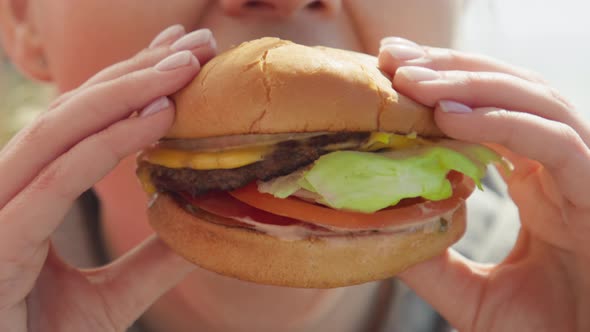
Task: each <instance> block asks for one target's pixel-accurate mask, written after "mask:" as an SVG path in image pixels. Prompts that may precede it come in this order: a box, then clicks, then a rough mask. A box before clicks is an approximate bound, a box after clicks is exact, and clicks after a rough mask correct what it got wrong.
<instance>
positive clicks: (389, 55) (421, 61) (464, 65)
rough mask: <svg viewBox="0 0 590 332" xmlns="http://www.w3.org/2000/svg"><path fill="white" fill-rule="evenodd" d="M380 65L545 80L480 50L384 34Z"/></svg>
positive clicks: (387, 67) (389, 70)
mask: <svg viewBox="0 0 590 332" xmlns="http://www.w3.org/2000/svg"><path fill="white" fill-rule="evenodd" d="M379 66H380V67H381V68H382V69H383V70H385V71H386V72H389V73H391V74H392V75H393V74H395V72H396V71H397V69H398V68H400V67H404V66H420V67H425V68H430V69H434V70H462V71H471V72H498V73H504V74H509V75H512V76H516V77H520V78H522V79H524V80H528V81H531V82H536V83H543V84H544V83H546V82H545V80H544V79H542V78H541V77H540V76H539V75H538V74H536V73H534V72H531V71H529V70H526V69H523V68H519V67H516V66H513V65H510V64H508V63H505V62H502V61H500V60H497V59H494V58H492V57H488V56H485V55H481V54H471V53H465V52H461V51H456V50H452V49H447V48H437V47H428V46H421V45H418V44H416V43H414V42H412V41H409V40H407V39H403V38H398V37H387V38H385V39H383V40H382V41H381V48H380V49H379Z"/></svg>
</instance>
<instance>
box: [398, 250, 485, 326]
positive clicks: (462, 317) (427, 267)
mask: <svg viewBox="0 0 590 332" xmlns="http://www.w3.org/2000/svg"><path fill="white" fill-rule="evenodd" d="M489 269H490V268H489V267H487V266H485V265H482V264H477V263H474V262H471V261H469V260H467V259H466V258H464V257H462V256H461V255H459V254H458V253H457V252H455V251H454V250H452V249H450V250H447V251H446V252H445V253H444V254H443V255H441V256H439V257H436V258H434V259H432V260H429V261H427V262H424V263H421V264H418V265H415V266H413V267H410V268H409V269H408V270H406V271H404V272H403V273H401V274H400V275H399V276H398V277H399V278H400V279H401V280H402V281H403V282H404V283H406V284H407V285H408V286H409V287H410V288H412V289H413V290H414V291H415V292H416V293H417V294H418V295H420V297H422V298H423V299H424V300H425V301H426V302H428V303H430V304H431V305H432V306H433V307H434V308H435V309H436V310H437V311H438V312H439V313H440V314H441V315H442V316H443V317H445V318H446V319H447V320H448V321H449V322H450V323H451V325H453V327H455V328H456V329H458V330H459V331H472V327H473V324H474V321H475V319H476V317H477V312H478V309H479V303H480V299H481V298H482V296H483V292H484V287H485V280H486V276H487V274H488V273H489V272H488V271H489Z"/></svg>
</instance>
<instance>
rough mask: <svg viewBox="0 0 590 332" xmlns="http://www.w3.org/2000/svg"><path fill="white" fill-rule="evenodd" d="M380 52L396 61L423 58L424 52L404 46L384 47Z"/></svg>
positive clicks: (417, 48)
mask: <svg viewBox="0 0 590 332" xmlns="http://www.w3.org/2000/svg"><path fill="white" fill-rule="evenodd" d="M381 51H382V52H387V53H389V54H391V56H392V57H393V58H395V59H397V60H401V61H406V60H415V59H419V58H421V57H423V56H424V54H425V53H424V50H423V49H422V48H420V47H418V46H413V45H404V44H393V45H385V46H384V47H382V49H381Z"/></svg>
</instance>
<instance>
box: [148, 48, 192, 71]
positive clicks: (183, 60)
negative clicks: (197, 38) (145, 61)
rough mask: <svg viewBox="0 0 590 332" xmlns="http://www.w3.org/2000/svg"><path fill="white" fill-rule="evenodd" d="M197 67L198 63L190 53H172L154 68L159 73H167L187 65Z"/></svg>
mask: <svg viewBox="0 0 590 332" xmlns="http://www.w3.org/2000/svg"><path fill="white" fill-rule="evenodd" d="M196 64H197V65H198V64H199V61H198V60H197V58H195V56H194V55H193V53H192V52H191V51H182V52H178V53H174V54H172V55H170V56H168V57H167V58H165V59H164V60H162V61H160V62H159V63H158V64H157V65H156V66H155V67H154V68H156V70H159V71H169V70H174V69H178V68H180V67H184V66H189V65H196Z"/></svg>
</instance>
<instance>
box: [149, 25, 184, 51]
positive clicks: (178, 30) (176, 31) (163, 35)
mask: <svg viewBox="0 0 590 332" xmlns="http://www.w3.org/2000/svg"><path fill="white" fill-rule="evenodd" d="M185 33H186V32H185V30H184V27H183V26H182V25H180V24H176V25H173V26H170V27H168V28H166V29H164V30H163V31H162V32H160V33H159V34H158V35H157V36H156V37H155V38H154V40H152V42H151V43H150V47H149V48H156V47H158V46H162V45H164V44H166V43H169V42H171V41H173V40H176V39H178V38H180V37H182V36H184V34H185Z"/></svg>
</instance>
